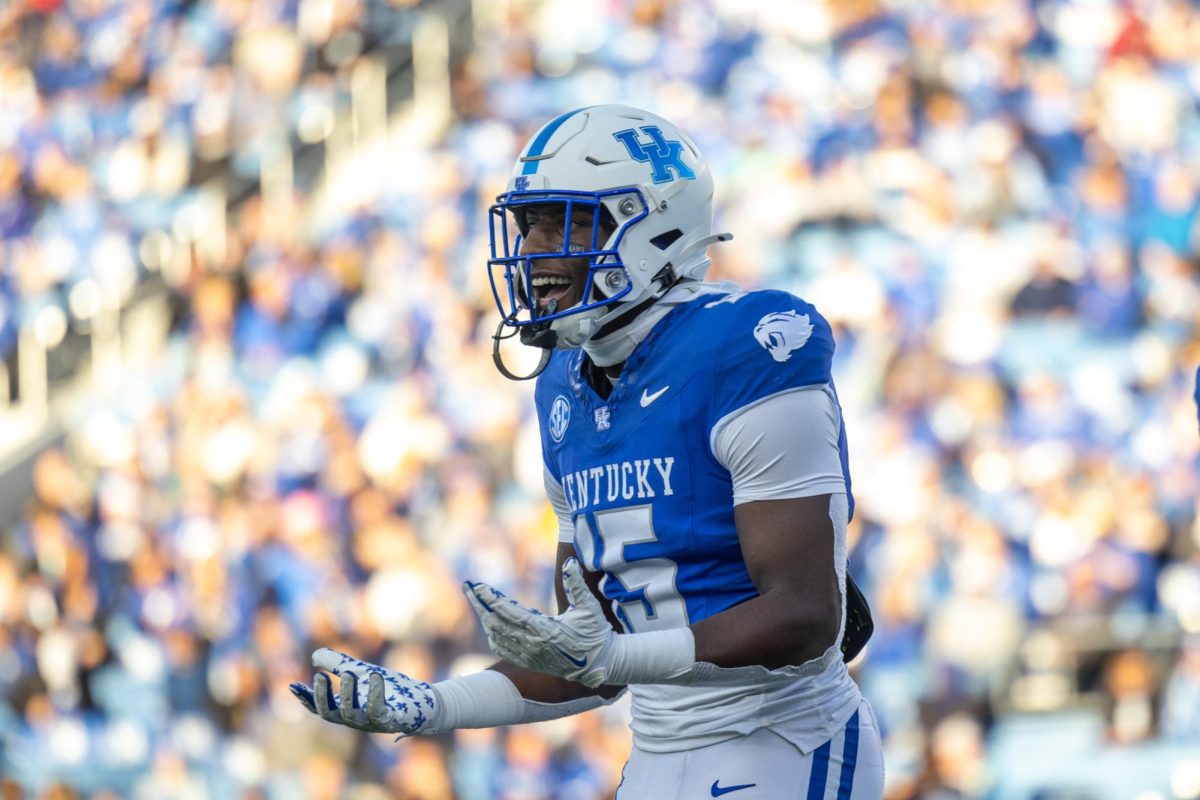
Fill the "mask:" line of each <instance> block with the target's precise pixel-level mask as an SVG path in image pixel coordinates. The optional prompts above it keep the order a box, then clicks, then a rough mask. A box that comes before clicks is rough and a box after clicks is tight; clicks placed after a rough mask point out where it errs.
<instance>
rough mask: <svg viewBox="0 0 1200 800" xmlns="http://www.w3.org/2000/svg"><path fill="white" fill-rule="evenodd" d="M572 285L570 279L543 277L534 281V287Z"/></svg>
mask: <svg viewBox="0 0 1200 800" xmlns="http://www.w3.org/2000/svg"><path fill="white" fill-rule="evenodd" d="M570 283H571V279H570V278H557V277H542V278H534V279H533V285H534V286H567V285H569V284H570Z"/></svg>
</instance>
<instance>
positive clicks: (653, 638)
mask: <svg viewBox="0 0 1200 800" xmlns="http://www.w3.org/2000/svg"><path fill="white" fill-rule="evenodd" d="M695 665H696V638H695V637H694V636H693V635H692V629H691V628H672V629H671V630H666V631H648V632H646V633H627V634H619V635H617V636H614V637H613V641H612V647H611V648H610V650H609V653H608V665H607V666H608V671H607V674H606V675H605V679H604V682H605V683H608V684H618V685H619V684H630V683H634V684H636V683H681V682H684V683H685V682H686V680H683V681H681V680H680V678H685V679H686V676H687V675H688V674H690V673H691V671H692V668H693V667H694V666H695Z"/></svg>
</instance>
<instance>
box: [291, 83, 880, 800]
mask: <svg viewBox="0 0 1200 800" xmlns="http://www.w3.org/2000/svg"><path fill="white" fill-rule="evenodd" d="M712 200H713V180H712V176H711V174H710V172H709V168H708V165H707V163H706V162H705V160H704V159H703V157H702V156H701V154H700V152H699V150H698V149H697V148H696V146H695V144H694V143H693V142H692V141H691V139H689V138H688V137H687V136H686V135H685V134H684V133H683V132H681V131H680V130H679V129H678V128H676V127H675V126H674V125H672V124H671V123H670V122H668V121H667V120H665V119H663V118H661V117H659V116H656V115H655V114H652V113H648V112H645V111H641V110H639V109H635V108H630V107H626V106H617V105H607V106H595V107H589V108H583V109H579V110H576V111H571V112H569V113H566V114H563V115H561V116H559V117H557V118H555V119H553V120H551V121H550V122H548V123H547V124H546V125H544V126H543V127H542V128H541V129H540V130H539V131H538V132H537V133H536V134H535V135H534V136H533V138H532V139H531V140H530V142H529V143H528V144H527V145H526V147H525V148H524V150H523V151H522V153H521V156H520V159H519V161H518V162H517V165H516V168H515V170H514V172H513V175H512V178H511V180H510V181H509V184H508V187H507V191H506V192H505V193H504V194H503V195H501V196H500V197H499V198H498V199H497V202H496V204H495V205H493V206H492V208H491V209H490V222H491V230H492V238H491V241H492V246H491V258H490V259H489V270H490V272H491V277H492V286H493V290H494V293H495V297H496V301H497V304H498V305H499V306H500V310H501V314H502V317H503V319H502V322H501V330H506V331H508V332H510V334H511V333H517V334H519V335H520V337H521V340H522V341H523V342H525V343H526V344H529V345H532V346H535V347H540V348H542V349H543V351H544V356H543V359H542V362H541V364H540V365H539V367H538V369H537V371H536V372H535V374H538V373H540V374H538V382H537V388H536V392H535V397H536V404H537V411H538V420H539V424H540V430H541V437H542V458H543V464H544V476H545V483H546V489H547V493H548V495H549V498H550V502H551V504H552V505H553V507H554V510H555V512H556V514H557V517H558V520H559V531H560V537H559V541H560V543H559V547H558V559H557V566H558V569H557V577H556V590H557V597H558V605H559V608H558V612H559V613H558V614H557V615H554V616H551V615H547V614H543V613H541V612H539V611H537V610H535V609H531V608H526V607H524V606H522V605H521V604H519V603H516V602H515V601H513V600H511V599H509V598H507V597H505V596H504V595H502V594H501V593H500V592H498V591H496V590H495V589H493V588H492V587H490V586H488V585H487V584H484V583H474V582H471V581H468V582H466V583H465V584H464V592H465V594H466V597H467V599H468V601H469V602H470V603H471V605H472V607H473V608H474V609H475V611H476V612H477V613H478V614H479V617H480V620H481V621H482V624H483V628H484V631H485V632H486V634H487V636H488V640H489V643H490V645H491V647H492V649H493V650H494V651H495V653H496V654H497V655H499V656H500V657H501V658H502V659H503V660H502V661H500V662H499V663H497V664H496V665H494V666H493V667H492V668H491V669H488V670H485V671H483V672H481V673H477V674H474V675H468V676H464V677H459V678H454V679H451V680H447V681H442V682H440V683H437V684H434V685H428V684H425V683H419V682H415V681H413V680H411V679H410V678H408V677H407V676H404V675H401V674H399V673H395V672H391V671H389V670H386V669H384V668H382V667H379V666H376V665H373V664H368V663H364V662H361V661H358V660H357V659H354V658H352V657H351V656H347V655H344V654H341V653H335V652H333V651H330V650H319V651H317V652H316V653H315V654H314V657H313V663H314V665H315V666H316V667H318V668H319V669H320V670H323V671H322V672H318V673H317V674H316V675H315V676H314V678H313V686H312V687H308V686H304V685H302V684H295V685H293V692H294V693H295V694H296V696H297V697H298V698H299V699H300V700H301V701H302V702H303V703H304V704H305V705H306V706H307V707H308V708H309V709H310V710H312V711H314V712H315V713H317V714H319V715H321V716H322V717H324V718H325V719H328V720H330V721H333V722H338V723H341V724H345V725H350V726H352V727H357V728H360V729H362V730H368V731H390V732H396V733H400V734H403V735H414V734H415V735H423V734H432V733H440V732H444V731H448V730H452V729H454V728H458V727H482V726H491V725H507V724H515V723H521V722H529V721H535V720H545V719H552V718H556V717H561V716H565V715H567V714H574V713H578V712H581V711H584V710H587V709H591V708H595V707H597V706H599V705H601V704H604V703H608V702H611V701H612V700H613V698H615V697H616V696H617V695H618V694H619V693H621V692H623V691H626V689H628V691H629V692H630V693H631V695H632V709H633V711H632V713H633V722H632V727H633V752H632V754H631V755H630V758H629V761H628V763H627V764H626V767H625V770H624V773H623V781H622V784H621V787H620V789H619V790H618V792H617V797H618V798H621V799H622V800H630V799H640V798H646V797H654V798H664V800H665V798H684V797H688V798H694V797H721V796H725V795H730V797H731V798H733V800H743V799H744V800H749V799H750V798H797V797H806V798H824V797H828V798H833V797H836V798H879V797H881V796H882V793H883V758H882V750H881V744H880V738H879V732H878V729H877V726H876V723H875V719H874V716H873V714H872V711H871V708H870V706H869V705H868V704H867V702H866V701H865V700H864V699H863V697H862V695H861V694H860V692H859V690H858V687H857V686H856V684H855V683H854V681H853V680H852V679H851V677H850V675H849V673H848V671H847V667H846V662H847V661H849V660H850V658H852V657H853V656H854V655H855V654H856V653H857V652H858V650H859V649H861V647H862V645H863V643H864V642H865V639H866V637H867V636H869V634H870V616H869V613H868V611H867V609H866V605H865V603H864V602H863V600H862V598H861V595H859V594H858V592H857V589H856V588H855V587H854V585H853V582H852V581H851V580H849V577H848V575H847V573H846V555H847V553H846V549H847V544H846V528H847V524H848V522H849V520H850V518H851V516H852V514H853V499H852V496H851V493H850V477H849V471H848V467H847V450H846V435H845V430H844V426H843V422H842V414H841V409H840V406H839V404H838V399H837V394H836V392H835V390H834V386H833V381H832V377H831V366H832V358H833V350H834V342H833V337H832V335H831V331H830V327H829V324H828V323H827V322H826V321H825V320H824V319H823V318H822V317H821V315H820V314H819V313H818V312H817V310H816V309H815V308H813V307H812V306H811V305H810V304H808V303H806V302H805V301H803V300H801V299H800V298H798V297H795V296H793V295H791V294H788V293H785V292H779V291H756V292H743V291H741V290H739V289H738V288H737V287H736V286H733V285H732V284H713V283H708V282H705V281H704V276H705V273H706V271H707V269H708V267H709V264H710V259H709V257H708V255H707V249H708V247H709V246H710V245H712V244H714V243H715V242H718V241H724V240H726V239H728V238H730V237H729V236H728V235H727V234H714V233H713V232H712ZM501 330H498V331H497V337H498V338H499V337H500V335H501ZM497 364H498V366H499V367H500V368H501V369H502V371H504V373H505V374H506V375H509V376H510V377H517V376H514V375H512V373H510V372H509V371H508V369H507V367H505V366H504V365H503V363H502V362H501V361H500V359H499V355H498V354H497ZM526 377H533V376H526ZM326 672H328V673H332V675H333V676H337V678H338V690H337V692H336V693H335V691H334V689H333V680H332V678H331V676H330V675H328V674H326Z"/></svg>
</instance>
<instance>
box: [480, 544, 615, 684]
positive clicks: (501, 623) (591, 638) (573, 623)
mask: <svg viewBox="0 0 1200 800" xmlns="http://www.w3.org/2000/svg"><path fill="white" fill-rule="evenodd" d="M563 588H564V589H566V592H567V600H568V601H569V602H570V606H569V607H568V608H567V610H566V611H564V612H563V613H562V614H559V615H558V616H556V617H549V616H546V615H545V614H542V613H541V612H540V611H536V610H534V609H532V608H526V607H525V606H523V605H521V604H520V603H518V602H516V601H514V600H511V599H509V598H508V597H506V596H505V595H504V594H503V593H501V592H498V591H496V590H495V589H493V588H492V587H491V586H488V585H487V584H486V583H472V582H471V581H467V582H466V583H464V584H463V594H465V595H466V597H467V601H468V602H469V603H470V604H471V607H472V608H474V609H475V613H476V614H478V615H479V619H480V621H481V622H482V623H483V630H484V632H485V633H486V634H487V637H488V643H489V644H490V645H491V648H492V652H494V653H495V654H496V655H498V656H500V657H501V658H503V659H504V660H506V661H508V662H510V663H513V664H516V665H517V666H520V667H526V668H528V669H532V670H535V671H537V672H544V673H547V674H550V675H558V676H560V677H563V678H567V679H569V680H573V681H578V682H579V683H583V684H585V685H587V686H590V687H592V688H595V687H597V686H599V685H600V684H602V683H604V680H605V678H606V677H607V674H608V652H609V650H610V649H611V644H612V642H613V638H614V637H615V636H617V633H616V632H615V631H613V629H612V625H610V624H609V622H608V618H607V617H605V616H604V610H603V609H602V608H601V607H600V603H599V601H598V600H597V599H596V596H595V595H593V594H592V592H591V590H590V589H589V588H588V586H587V583H586V582H585V581H584V579H583V569H582V567H580V566H579V562H578V561H577V560H575V559H573V558H571V559H567V561H566V562H565V563H564V564H563Z"/></svg>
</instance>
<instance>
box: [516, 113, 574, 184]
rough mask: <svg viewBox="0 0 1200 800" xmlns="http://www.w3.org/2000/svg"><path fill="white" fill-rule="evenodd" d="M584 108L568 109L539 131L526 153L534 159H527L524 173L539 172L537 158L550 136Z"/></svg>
mask: <svg viewBox="0 0 1200 800" xmlns="http://www.w3.org/2000/svg"><path fill="white" fill-rule="evenodd" d="M588 108H591V106H588ZM584 110H585V109H582V108H577V109H575V110H574V111H568V112H567V113H565V114H561V115H559V116H557V117H555V118H554V119H552V120H550V121H549V122H548V123H546V127H544V128H542V132H541V133H539V134H538V135H537V138H536V139H534V140H533V144H531V145H529V152H527V153H525V156H524V158H526V159H532V160H527V161H526V162H525V167H524V168H523V169H522V170H521V174H522V175H534V174H536V173H537V170H538V161H537V160H536V159H537V157H538V156H540V155H541V154H542V151H543V150H545V149H546V145H547V144H549V143H550V138H551V137H552V136H554V134H555V133H556V132H557V131H558V129H559V128H561V127H562V124H563V123H564V122H566V121H567V120H569V119H570V118H571V117H573V116H575V115H576V114H578V113H579V112H580V111H584Z"/></svg>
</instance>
